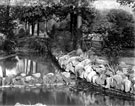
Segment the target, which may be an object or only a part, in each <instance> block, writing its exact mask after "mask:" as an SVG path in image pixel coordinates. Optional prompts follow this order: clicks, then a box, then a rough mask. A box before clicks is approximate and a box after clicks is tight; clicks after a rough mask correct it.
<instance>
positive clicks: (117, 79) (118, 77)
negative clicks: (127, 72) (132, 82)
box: [113, 74, 123, 84]
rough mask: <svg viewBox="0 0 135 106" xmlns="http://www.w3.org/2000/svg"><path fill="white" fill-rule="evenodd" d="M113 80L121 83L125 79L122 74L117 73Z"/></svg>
mask: <svg viewBox="0 0 135 106" xmlns="http://www.w3.org/2000/svg"><path fill="white" fill-rule="evenodd" d="M113 80H115V81H116V83H117V84H121V83H122V81H123V78H122V76H121V75H119V74H116V75H114V76H113Z"/></svg>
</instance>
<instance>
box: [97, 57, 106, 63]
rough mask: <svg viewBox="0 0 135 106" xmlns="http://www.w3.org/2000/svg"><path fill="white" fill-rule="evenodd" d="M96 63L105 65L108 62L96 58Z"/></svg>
mask: <svg viewBox="0 0 135 106" xmlns="http://www.w3.org/2000/svg"><path fill="white" fill-rule="evenodd" d="M96 63H98V64H107V63H108V62H107V61H106V60H103V59H99V58H96Z"/></svg>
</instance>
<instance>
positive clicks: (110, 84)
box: [105, 77, 113, 88]
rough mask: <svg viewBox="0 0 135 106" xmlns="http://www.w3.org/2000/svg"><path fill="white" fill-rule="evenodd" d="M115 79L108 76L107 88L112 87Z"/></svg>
mask: <svg viewBox="0 0 135 106" xmlns="http://www.w3.org/2000/svg"><path fill="white" fill-rule="evenodd" d="M112 82H113V79H112V77H107V78H106V86H105V88H110V87H111V86H112Z"/></svg>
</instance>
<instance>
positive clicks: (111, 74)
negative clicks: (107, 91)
mask: <svg viewBox="0 0 135 106" xmlns="http://www.w3.org/2000/svg"><path fill="white" fill-rule="evenodd" d="M105 75H106V76H108V77H112V76H113V72H111V71H110V70H107V71H106V72H105Z"/></svg>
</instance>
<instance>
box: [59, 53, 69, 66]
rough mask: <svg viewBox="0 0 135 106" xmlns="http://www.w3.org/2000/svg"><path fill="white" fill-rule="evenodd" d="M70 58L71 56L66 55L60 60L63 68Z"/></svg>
mask: <svg viewBox="0 0 135 106" xmlns="http://www.w3.org/2000/svg"><path fill="white" fill-rule="evenodd" d="M69 58H70V56H69V55H64V56H62V57H60V58H59V60H58V61H59V64H60V66H61V67H62V66H63V65H66V64H67V60H68V59H69Z"/></svg>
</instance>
